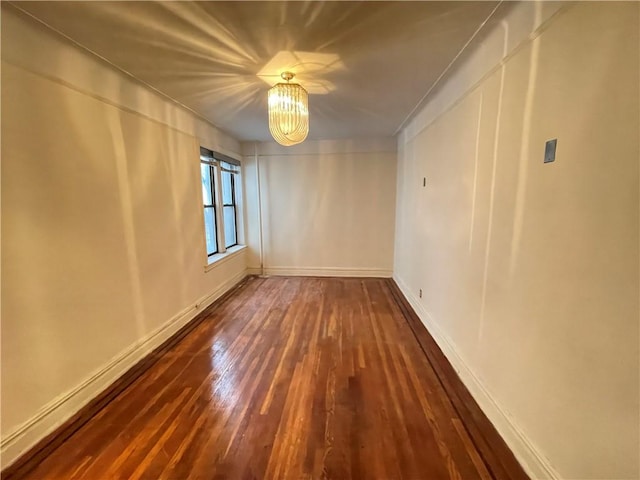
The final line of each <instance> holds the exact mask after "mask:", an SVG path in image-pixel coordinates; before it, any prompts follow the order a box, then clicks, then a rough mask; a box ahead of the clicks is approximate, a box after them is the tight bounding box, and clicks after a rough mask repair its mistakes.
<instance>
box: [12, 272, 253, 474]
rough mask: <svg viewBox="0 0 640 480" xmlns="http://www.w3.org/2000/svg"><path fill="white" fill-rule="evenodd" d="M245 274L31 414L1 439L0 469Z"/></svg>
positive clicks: (199, 301) (203, 298)
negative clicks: (31, 415)
mask: <svg viewBox="0 0 640 480" xmlns="http://www.w3.org/2000/svg"><path fill="white" fill-rule="evenodd" d="M246 275H247V272H246V270H245V271H242V272H240V273H239V274H237V275H236V276H234V277H233V278H231V279H229V280H228V281H226V282H225V283H223V284H222V285H220V286H219V287H218V288H216V289H215V290H214V291H213V292H211V293H210V294H208V295H205V296H204V297H202V298H199V299H198V300H196V301H195V302H194V303H192V304H191V305H189V306H188V307H186V308H185V309H183V310H182V311H181V312H179V313H177V314H176V315H174V316H173V317H172V318H171V319H169V321H167V322H166V323H165V324H164V325H162V326H161V327H160V328H158V329H156V330H155V331H153V332H152V333H150V334H149V335H147V336H146V337H144V338H142V339H141V340H140V341H139V342H137V343H135V344H134V345H132V346H131V347H130V348H128V349H127V350H125V351H124V352H121V353H120V354H119V355H117V356H116V357H114V358H113V359H112V360H111V361H110V362H109V363H108V364H107V365H105V366H104V367H102V368H101V369H99V370H98V371H96V372H94V373H93V374H92V375H91V376H89V377H88V378H87V379H85V380H84V381H83V382H82V383H81V384H80V385H78V386H77V387H75V388H73V389H72V390H70V391H68V392H65V393H64V394H62V395H60V396H59V397H57V398H55V399H53V400H52V401H51V402H49V403H48V404H47V405H45V406H44V407H43V408H42V409H40V410H39V411H38V413H36V414H35V415H34V416H33V417H31V418H30V419H29V420H27V421H26V422H24V423H23V424H21V425H19V426H18V427H17V428H15V429H14V430H13V431H11V432H10V433H8V434H7V435H6V436H5V437H3V438H2V441H1V442H0V457H1V468H2V469H3V470H4V469H5V468H6V467H8V466H9V465H11V464H12V463H13V462H14V461H16V460H17V459H18V458H19V457H20V456H21V455H22V454H24V453H25V452H27V451H28V450H29V449H30V448H32V447H33V446H34V445H35V444H36V443H38V442H39V441H40V440H41V439H42V438H44V437H45V436H47V435H48V434H49V433H51V432H52V431H54V430H55V429H56V428H57V427H59V426H60V425H62V424H63V423H64V422H65V421H66V420H68V419H69V418H71V417H72V416H73V415H74V414H76V413H77V412H78V411H79V410H80V409H81V408H82V407H84V406H85V405H87V404H88V403H89V402H90V401H91V400H92V399H94V398H95V397H97V396H98V395H99V394H100V393H101V392H103V391H104V390H106V389H107V388H108V387H109V386H110V385H111V384H112V383H114V382H115V381H116V380H117V379H118V378H120V377H121V376H122V375H124V374H125V373H126V372H127V371H128V370H129V369H130V368H131V367H133V366H134V365H135V364H136V363H138V362H139V361H140V360H142V359H143V358H144V357H145V356H146V355H148V354H149V353H150V352H151V351H153V350H154V349H155V348H157V347H159V346H160V345H162V343H164V342H165V341H166V340H167V339H169V338H170V337H171V336H172V335H174V334H175V333H176V332H177V331H178V330H180V329H181V328H182V327H183V326H185V325H186V324H188V323H189V322H190V321H191V320H193V319H194V318H195V317H196V316H197V315H198V314H199V313H200V312H202V311H203V310H204V309H206V308H207V307H208V306H209V305H211V304H212V303H213V302H214V301H215V300H217V299H218V298H220V297H221V296H222V295H223V294H224V293H226V292H227V291H228V290H230V289H231V288H232V287H233V286H234V285H236V284H237V283H239V282H240V281H241V280H242V279H243V278H244V277H245V276H246Z"/></svg>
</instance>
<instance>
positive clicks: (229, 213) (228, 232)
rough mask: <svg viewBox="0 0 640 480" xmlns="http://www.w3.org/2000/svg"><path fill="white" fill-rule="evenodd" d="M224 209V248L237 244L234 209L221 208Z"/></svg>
mask: <svg viewBox="0 0 640 480" xmlns="http://www.w3.org/2000/svg"><path fill="white" fill-rule="evenodd" d="M222 208H223V209H224V242H225V243H226V245H225V247H230V246H231V245H235V244H236V243H238V241H237V239H236V207H222Z"/></svg>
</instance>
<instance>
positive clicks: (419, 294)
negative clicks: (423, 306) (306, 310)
mask: <svg viewBox="0 0 640 480" xmlns="http://www.w3.org/2000/svg"><path fill="white" fill-rule="evenodd" d="M418 296H419V297H420V298H422V289H420V293H418Z"/></svg>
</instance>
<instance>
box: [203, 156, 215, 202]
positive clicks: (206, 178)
mask: <svg viewBox="0 0 640 480" xmlns="http://www.w3.org/2000/svg"><path fill="white" fill-rule="evenodd" d="M209 170H210V167H209V165H206V164H204V163H201V164H200V177H201V178H202V201H203V202H204V204H205V205H213V198H212V196H211V175H210V174H209Z"/></svg>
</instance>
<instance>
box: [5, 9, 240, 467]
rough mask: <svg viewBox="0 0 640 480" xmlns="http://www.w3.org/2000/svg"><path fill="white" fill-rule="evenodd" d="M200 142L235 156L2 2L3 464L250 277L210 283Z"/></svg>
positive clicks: (231, 273)
mask: <svg viewBox="0 0 640 480" xmlns="http://www.w3.org/2000/svg"><path fill="white" fill-rule="evenodd" d="M201 144H202V145H205V146H207V147H209V148H213V149H216V150H220V151H223V152H225V153H228V154H232V155H234V156H236V157H239V153H237V152H238V151H239V145H238V143H237V141H235V140H234V139H232V138H230V137H227V136H226V135H224V134H223V133H221V132H220V131H218V130H216V129H215V128H213V127H212V126H211V125H208V124H206V123H205V122H203V121H201V120H199V119H197V118H196V117H195V116H194V115H193V114H191V113H190V112H188V111H186V110H184V109H182V108H180V107H178V106H177V105H175V104H173V103H171V102H169V101H167V100H165V99H163V98H162V97H160V96H159V95H158V94H156V93H153V92H152V91H150V90H148V89H146V88H145V87H143V86H141V85H139V84H137V83H136V82H135V81H133V80H131V79H129V78H127V77H126V76H124V75H123V74H121V73H119V72H118V71H116V70H114V69H112V68H110V67H109V66H107V65H105V64H104V63H102V62H101V61H100V60H99V59H97V58H96V57H93V56H91V55H89V54H87V53H86V52H84V51H82V50H80V49H78V48H77V47H74V46H72V45H70V44H69V43H67V42H66V41H64V40H62V39H61V38H60V37H58V36H57V35H56V34H54V33H52V32H50V31H48V30H47V29H45V28H44V27H42V26H41V25H39V24H37V23H35V22H34V21H33V20H31V19H29V18H26V17H24V16H22V14H20V13H18V12H17V11H15V10H14V9H13V8H12V7H10V6H7V4H6V3H4V4H3V9H2V362H1V363H2V454H3V458H2V465H3V466H6V465H7V464H9V463H11V462H12V461H13V460H14V459H15V458H16V457H17V456H18V455H19V454H20V453H21V452H23V451H24V450H25V449H26V448H28V447H29V446H30V445H31V444H33V443H34V442H35V441H37V440H38V439H39V438H41V437H42V436H43V435H44V434H45V433H47V432H48V431H50V430H51V429H52V428H53V427H55V426H56V425H57V424H59V423H60V422H61V421H63V420H64V419H65V418H67V417H68V416H70V415H71V414H72V413H73V412H74V411H76V410H77V409H78V408H79V407H80V406H81V405H82V404H84V403H86V401H88V400H89V399H91V398H92V397H93V396H95V395H96V394H97V393H99V392H100V391H101V389H103V388H104V387H106V386H107V385H108V384H109V383H110V382H111V381H113V380H114V379H115V378H117V377H118V376H119V375H120V374H122V373H123V372H124V371H125V370H126V369H127V368H129V367H130V366H131V365H133V364H134V363H135V361H137V360H138V359H139V358H141V357H142V356H143V355H144V354H145V353H146V352H148V351H149V350H150V349H151V348H153V347H154V346H156V345H158V344H159V343H161V342H162V341H163V340H164V339H166V338H167V337H168V336H169V335H170V334H171V333H172V332H174V331H176V330H177V329H178V328H179V327H180V326H181V325H183V324H185V323H186V322H187V321H189V320H190V319H191V318H193V317H194V316H195V315H196V314H197V313H198V312H199V311H201V310H202V308H203V307H204V306H206V305H207V304H208V303H210V302H211V301H213V300H214V299H215V298H217V297H218V296H219V295H221V294H222V293H223V292H224V291H225V290H226V289H228V288H230V287H231V286H232V285H233V284H234V283H236V282H237V281H239V280H240V279H241V278H242V276H244V274H245V271H246V261H245V257H244V252H241V253H238V254H236V255H235V256H229V257H228V258H227V259H226V260H225V261H224V262H222V263H221V264H219V265H217V266H216V268H213V269H212V270H210V271H209V272H207V273H205V269H204V266H205V263H206V253H205V245H204V229H203V219H202V211H201V208H202V207H201V205H202V203H201V202H202V199H201V189H200V178H199V152H198V147H199V145H201Z"/></svg>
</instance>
